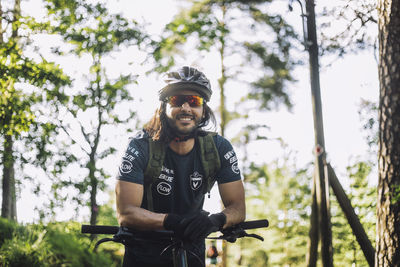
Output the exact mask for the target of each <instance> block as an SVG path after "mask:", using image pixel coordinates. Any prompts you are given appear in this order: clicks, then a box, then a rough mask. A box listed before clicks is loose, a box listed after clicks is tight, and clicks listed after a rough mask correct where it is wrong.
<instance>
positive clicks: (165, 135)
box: [144, 102, 216, 143]
mask: <svg viewBox="0 0 400 267" xmlns="http://www.w3.org/2000/svg"><path fill="white" fill-rule="evenodd" d="M166 108H167V103H166V102H161V104H160V107H159V108H157V110H156V112H155V113H154V115H153V117H152V118H151V119H150V120H149V121H148V122H147V123H146V124H145V125H144V130H145V131H146V132H147V133H148V134H149V135H150V137H151V138H152V139H153V140H154V141H161V142H163V143H169V142H171V141H172V140H173V139H174V138H175V137H176V134H175V132H174V130H173V129H172V128H171V127H170V126H169V124H168V118H167V114H166V112H165V111H166ZM203 108H204V116H203V118H202V119H201V121H200V123H199V125H198V127H197V129H196V131H202V128H203V127H205V126H207V125H208V124H209V123H210V121H211V122H212V123H213V124H214V126H215V125H216V120H215V116H214V113H213V112H212V110H211V108H210V107H209V106H208V105H207V103H204V105H203Z"/></svg>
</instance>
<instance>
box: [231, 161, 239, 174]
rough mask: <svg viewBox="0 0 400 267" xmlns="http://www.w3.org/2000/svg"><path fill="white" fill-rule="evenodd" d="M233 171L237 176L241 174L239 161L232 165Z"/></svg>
mask: <svg viewBox="0 0 400 267" xmlns="http://www.w3.org/2000/svg"><path fill="white" fill-rule="evenodd" d="M232 171H233V172H234V173H236V174H239V166H238V163H237V161H236V162H234V163H233V164H232Z"/></svg>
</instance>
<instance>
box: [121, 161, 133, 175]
mask: <svg viewBox="0 0 400 267" xmlns="http://www.w3.org/2000/svg"><path fill="white" fill-rule="evenodd" d="M132 168H133V165H132V163H131V162H129V161H127V160H123V161H122V163H121V166H119V170H120V172H121V173H130V172H131V171H132Z"/></svg>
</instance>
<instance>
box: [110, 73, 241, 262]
mask: <svg viewBox="0 0 400 267" xmlns="http://www.w3.org/2000/svg"><path fill="white" fill-rule="evenodd" d="M166 76H167V78H166V80H165V82H166V86H165V87H163V88H162V89H161V90H160V91H159V99H160V101H161V104H160V107H159V108H158V109H157V111H156V113H155V114H154V116H153V118H152V119H151V120H150V121H149V122H148V123H147V124H146V125H145V127H144V130H143V131H142V132H141V133H139V134H138V135H136V137H134V138H132V139H131V141H130V143H129V146H128V149H127V150H126V154H125V156H124V157H123V160H122V163H121V166H120V171H119V176H118V180H117V183H116V197H117V216H118V221H119V223H120V225H121V226H126V227H131V228H134V229H138V230H171V231H174V233H175V234H176V235H178V236H180V237H181V238H182V239H183V240H185V241H187V242H186V243H188V246H189V247H188V249H189V250H190V251H191V252H193V253H194V254H196V255H198V256H199V257H200V259H201V260H202V261H203V262H202V263H200V262H199V260H198V259H197V258H196V257H192V253H188V262H189V266H204V260H205V245H204V239H205V237H206V236H207V235H208V234H210V233H211V232H214V231H217V230H222V229H223V228H226V227H229V226H231V225H234V224H237V223H239V222H242V221H244V219H245V200H244V199H245V198H244V189H243V183H242V181H241V177H240V173H239V169H238V167H237V158H236V155H235V152H234V150H233V148H232V145H231V144H230V143H229V142H228V141H227V140H226V139H225V138H223V137H222V136H219V135H217V134H211V135H210V133H207V132H205V131H203V130H202V127H204V126H206V125H207V124H208V123H209V121H210V120H213V121H214V122H215V119H214V115H213V113H212V111H211V109H210V108H209V107H208V105H207V102H208V101H209V100H210V97H211V94H212V91H211V86H210V82H209V80H208V79H207V78H206V76H205V75H204V74H203V73H202V72H200V71H198V70H197V69H195V68H193V67H187V66H185V67H183V68H180V69H178V70H177V71H173V72H169V73H167V75H166ZM206 136H212V138H210V137H209V138H208V140H211V142H210V141H205V140H206V139H207V138H206ZM207 142H208V143H207ZM204 143H207V144H206V145H209V147H210V146H211V147H215V148H216V149H215V151H216V152H215V153H214V154H217V155H216V157H214V158H213V157H211V159H212V160H211V161H208V162H207V161H205V159H204V158H205V157H204V153H205V152H204V149H203V145H204ZM214 144H215V146H214ZM154 147H156V148H154ZM157 149H158V151H161V152H155V151H156V150H157ZM155 153H158V154H157V156H156V157H155V156H154V154H155ZM149 154H152V155H149ZM209 156H210V155H209ZM211 156H212V153H211ZM153 158H157V159H158V160H159V158H162V159H163V160H162V166H160V168H159V169H158V170H157V171H156V172H155V174H151V175H150V176H152V177H150V178H148V176H149V174H148V173H151V171H153V172H154V168H153V167H149V165H157V162H156V160H153ZM149 161H152V162H151V163H150V162H149ZM154 161H155V164H154ZM215 162H218V163H220V164H219V165H218V168H217V169H216V171H215V173H214V174H210V175H206V173H209V172H211V171H210V170H209V169H210V168H211V167H210V166H211V165H213V164H214V163H215ZM149 170H150V171H149ZM206 176H210V177H211V176H214V177H213V178H215V179H216V181H217V183H218V189H219V193H220V196H221V199H222V202H223V204H224V209H223V210H222V212H220V213H217V214H212V215H208V213H205V212H204V211H202V207H203V203H204V194H205V193H206V192H207V191H208V192H209V190H210V188H207V186H208V185H209V184H212V183H209V180H207V177H206ZM149 179H150V180H151V182H150V183H149V182H148V181H149ZM216 205H218V203H216ZM166 246H168V243H162V242H159V243H154V242H150V241H149V242H144V241H143V242H140V243H139V242H137V243H133V244H130V245H129V246H126V247H125V256H124V266H160V267H161V266H173V265H172V259H171V253H170V252H167V253H163V254H162V255H160V254H161V252H162V251H163V249H164V248H165V247H166Z"/></svg>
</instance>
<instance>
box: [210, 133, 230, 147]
mask: <svg viewBox="0 0 400 267" xmlns="http://www.w3.org/2000/svg"><path fill="white" fill-rule="evenodd" d="M213 139H214V142H215V146H216V147H217V149H221V148H225V147H232V145H231V142H229V141H228V139H226V138H225V137H223V136H221V135H219V134H217V133H215V134H214V135H213Z"/></svg>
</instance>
